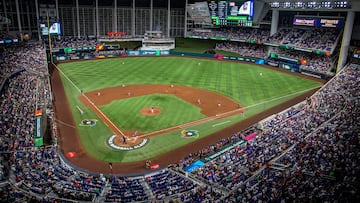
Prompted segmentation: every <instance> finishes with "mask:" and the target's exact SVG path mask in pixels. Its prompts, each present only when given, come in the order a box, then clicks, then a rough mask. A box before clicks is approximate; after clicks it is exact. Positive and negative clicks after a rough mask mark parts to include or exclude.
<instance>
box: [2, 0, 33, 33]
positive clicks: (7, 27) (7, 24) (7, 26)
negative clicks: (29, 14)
mask: <svg viewBox="0 0 360 203" xmlns="http://www.w3.org/2000/svg"><path fill="white" fill-rule="evenodd" d="M3 6H4V15H5V16H4V17H5V18H6V19H8V17H7V10H6V4H5V0H3ZM38 19H39V18H38ZM6 32H7V33H9V23H6Z"/></svg>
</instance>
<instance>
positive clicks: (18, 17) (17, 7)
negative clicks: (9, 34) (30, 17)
mask: <svg viewBox="0 0 360 203" xmlns="http://www.w3.org/2000/svg"><path fill="white" fill-rule="evenodd" d="M15 6H16V16H17V21H18V28H19V34H20V39H21V41H22V39H23V36H22V35H23V33H22V28H21V19H20V10H19V0H15Z"/></svg>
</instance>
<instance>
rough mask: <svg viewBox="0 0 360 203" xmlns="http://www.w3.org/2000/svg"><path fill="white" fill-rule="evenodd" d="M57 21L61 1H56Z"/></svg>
mask: <svg viewBox="0 0 360 203" xmlns="http://www.w3.org/2000/svg"><path fill="white" fill-rule="evenodd" d="M55 9H56V20H59V0H55Z"/></svg>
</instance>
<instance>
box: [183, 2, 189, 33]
mask: <svg viewBox="0 0 360 203" xmlns="http://www.w3.org/2000/svg"><path fill="white" fill-rule="evenodd" d="M187 5H188V0H185V22H184V37H187Z"/></svg>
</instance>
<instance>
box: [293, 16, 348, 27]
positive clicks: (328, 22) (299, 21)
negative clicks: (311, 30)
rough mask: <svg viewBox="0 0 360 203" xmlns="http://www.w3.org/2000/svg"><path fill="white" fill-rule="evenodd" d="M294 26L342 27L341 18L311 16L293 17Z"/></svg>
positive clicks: (342, 21) (342, 20)
mask: <svg viewBox="0 0 360 203" xmlns="http://www.w3.org/2000/svg"><path fill="white" fill-rule="evenodd" d="M293 24H294V25H301V26H310V27H333V28H342V27H344V19H343V18H326V17H311V16H309V17H308V16H294V21H293Z"/></svg>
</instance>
